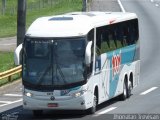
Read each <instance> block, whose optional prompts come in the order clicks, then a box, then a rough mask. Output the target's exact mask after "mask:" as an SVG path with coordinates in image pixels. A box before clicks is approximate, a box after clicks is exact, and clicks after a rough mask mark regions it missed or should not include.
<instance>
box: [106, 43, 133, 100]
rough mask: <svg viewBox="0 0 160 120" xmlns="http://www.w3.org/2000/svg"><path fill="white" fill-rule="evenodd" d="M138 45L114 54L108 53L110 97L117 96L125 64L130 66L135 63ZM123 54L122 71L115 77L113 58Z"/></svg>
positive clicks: (118, 50) (116, 51) (119, 50)
mask: <svg viewBox="0 0 160 120" xmlns="http://www.w3.org/2000/svg"><path fill="white" fill-rule="evenodd" d="M135 50H136V45H130V46H127V47H125V48H121V49H117V50H115V51H113V52H108V53H107V58H108V59H109V60H110V82H109V83H110V89H109V97H110V98H112V97H114V96H115V92H116V89H117V86H118V80H119V75H120V72H121V70H122V68H123V66H124V64H126V65H129V64H131V63H132V62H133V61H134V55H135ZM120 53H121V63H120V64H121V68H120V71H119V72H118V73H117V74H115V75H113V74H114V73H113V72H114V71H113V69H112V66H113V65H112V58H113V56H114V55H118V54H120Z"/></svg>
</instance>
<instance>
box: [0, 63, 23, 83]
mask: <svg viewBox="0 0 160 120" xmlns="http://www.w3.org/2000/svg"><path fill="white" fill-rule="evenodd" d="M21 72H22V66H21V65H20V66H18V67H15V68H12V69H10V70H7V71H5V72H2V73H0V80H1V79H4V78H7V77H8V81H11V77H12V75H15V74H17V73H20V74H21Z"/></svg>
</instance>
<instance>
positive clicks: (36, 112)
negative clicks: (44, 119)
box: [33, 110, 43, 116]
mask: <svg viewBox="0 0 160 120" xmlns="http://www.w3.org/2000/svg"><path fill="white" fill-rule="evenodd" d="M42 113H43V110H33V115H34V116H41V115H42Z"/></svg>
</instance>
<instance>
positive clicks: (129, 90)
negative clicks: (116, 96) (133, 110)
mask: <svg viewBox="0 0 160 120" xmlns="http://www.w3.org/2000/svg"><path fill="white" fill-rule="evenodd" d="M129 82H130V81H129ZM131 92H132V85H131V82H130V83H129V86H128V90H127V98H129V97H130V96H131V94H132V93H131Z"/></svg>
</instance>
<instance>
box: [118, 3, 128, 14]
mask: <svg viewBox="0 0 160 120" xmlns="http://www.w3.org/2000/svg"><path fill="white" fill-rule="evenodd" d="M117 1H118V4H119V6H120V8H121V10H122V12H124V13H125V12H126V10H125V9H124V7H123V5H122V2H121V0H117Z"/></svg>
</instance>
